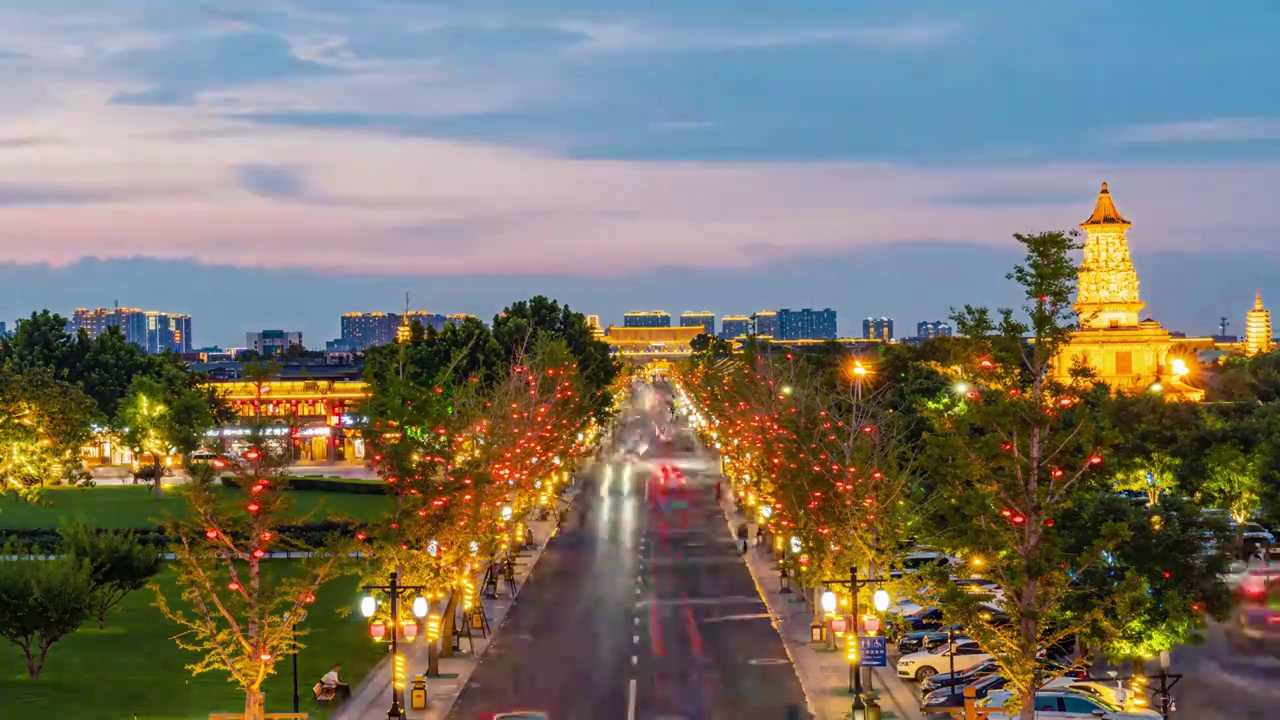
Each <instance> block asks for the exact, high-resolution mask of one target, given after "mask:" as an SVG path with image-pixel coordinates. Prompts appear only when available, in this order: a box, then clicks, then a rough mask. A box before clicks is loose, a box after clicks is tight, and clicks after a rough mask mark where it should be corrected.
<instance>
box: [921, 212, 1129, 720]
mask: <svg viewBox="0 0 1280 720" xmlns="http://www.w3.org/2000/svg"><path fill="white" fill-rule="evenodd" d="M1014 237H1015V238H1016V239H1017V240H1018V242H1019V243H1020V244H1021V245H1022V246H1023V248H1024V249H1025V251H1026V255H1025V258H1024V260H1023V263H1022V264H1020V265H1018V266H1016V267H1015V268H1014V270H1013V272H1011V273H1009V275H1008V278H1009V279H1010V280H1013V281H1015V282H1017V283H1018V285H1020V286H1021V287H1022V289H1023V291H1024V293H1025V297H1026V303H1025V304H1024V305H1023V307H1022V311H1023V313H1024V314H1025V316H1026V318H1027V320H1026V321H1023V320H1020V319H1018V317H1017V316H1015V314H1014V311H1013V310H1011V309H1001V310H1000V311H999V313H998V317H993V316H992V314H991V313H990V311H988V310H987V309H985V308H975V307H971V306H966V307H965V308H964V309H963V310H962V311H960V312H957V313H955V314H953V316H952V319H953V320H954V321H955V323H956V326H957V329H958V330H959V333H960V334H961V335H962V336H963V338H964V341H963V342H964V350H965V352H964V355H963V361H962V362H961V363H960V364H959V365H958V366H957V368H956V369H955V370H953V371H952V372H954V375H953V377H952V380H953V385H952V387H951V388H950V392H949V393H948V397H946V398H945V399H944V400H941V401H939V402H938V403H937V404H936V405H934V406H931V407H929V408H928V410H927V416H928V417H929V418H930V420H931V424H932V430H931V434H930V435H929V436H928V438H927V442H926V453H925V456H924V457H923V458H922V462H923V465H924V469H925V471H926V472H927V473H928V475H929V476H930V481H931V483H932V484H933V486H934V488H935V492H939V493H941V494H942V497H944V498H946V500H947V501H949V504H948V505H947V506H946V511H945V512H937V513H934V514H933V515H932V516H931V519H932V524H933V528H932V529H933V530H934V531H935V533H936V534H935V538H936V542H937V543H938V544H940V545H941V546H942V547H943V548H944V549H947V550H950V551H952V552H954V553H956V554H958V555H960V556H961V557H963V558H965V559H967V560H973V559H979V560H981V561H982V562H983V567H984V569H985V571H986V573H985V574H987V575H989V576H990V577H991V579H992V580H994V581H996V582H997V583H999V584H1000V585H1001V587H1003V588H1004V596H1003V599H1002V600H999V601H997V604H998V606H999V607H1000V608H1001V609H1002V610H1004V611H1005V612H1007V613H1008V614H1009V616H1010V622H1009V623H1008V624H1007V625H1001V626H999V627H996V626H992V625H989V624H986V623H984V622H982V615H983V613H984V610H983V608H982V606H981V601H982V600H984V599H986V600H991V598H984V597H982V596H978V595H974V594H972V593H967V592H964V591H963V590H961V589H959V588H951V589H949V590H948V591H947V592H946V593H944V599H945V602H946V607H947V610H948V613H949V615H951V619H953V620H957V621H960V622H963V623H964V624H965V627H966V631H967V632H968V633H969V634H970V635H971V636H973V637H974V639H975V640H976V641H977V642H978V643H979V645H980V646H982V647H983V648H984V649H985V650H987V651H988V652H990V653H992V655H994V656H995V658H996V662H997V663H998V664H999V666H1000V670H1001V673H1002V674H1003V675H1004V676H1005V677H1007V678H1008V679H1009V683H1010V688H1011V690H1012V691H1013V696H1014V704H1016V705H1017V706H1018V707H1019V710H1018V712H1019V713H1020V715H1019V717H1022V718H1024V719H1025V720H1030V719H1031V718H1032V717H1033V714H1034V710H1035V708H1034V703H1033V702H1032V700H1033V699H1034V694H1035V691H1036V689H1037V688H1038V687H1039V686H1040V685H1041V683H1042V681H1043V680H1044V679H1045V678H1042V677H1041V670H1040V666H1039V664H1038V663H1037V661H1036V654H1037V653H1038V652H1039V651H1040V650H1041V649H1042V648H1045V647H1048V646H1050V645H1053V644H1055V643H1057V642H1060V641H1061V640H1062V639H1063V638H1065V637H1067V636H1068V635H1070V634H1072V633H1074V632H1076V631H1078V630H1080V629H1082V628H1084V627H1087V626H1090V625H1093V624H1096V623H1098V622H1102V621H1103V620H1105V618H1104V617H1103V611H1104V610H1105V609H1106V608H1108V607H1110V606H1112V605H1114V604H1115V603H1117V602H1118V601H1119V600H1121V599H1124V598H1126V597H1129V596H1130V594H1132V593H1134V592H1138V591H1139V590H1138V586H1137V581H1136V580H1134V579H1132V578H1129V577H1120V578H1116V579H1115V580H1116V581H1117V582H1114V583H1113V584H1112V585H1111V586H1110V587H1109V588H1108V591H1107V592H1106V593H1105V594H1103V595H1100V596H1094V601H1095V602H1094V605H1093V606H1092V607H1091V608H1089V609H1088V611H1087V612H1086V613H1085V614H1084V615H1083V616H1078V615H1074V614H1073V613H1072V612H1071V611H1072V609H1073V608H1072V604H1071V603H1070V602H1069V600H1070V596H1071V595H1072V593H1074V592H1076V591H1077V590H1078V588H1079V586H1078V584H1077V583H1076V582H1075V581H1074V580H1073V577H1074V576H1076V575H1078V574H1079V573H1081V572H1083V571H1084V570H1085V569H1087V568H1089V567H1091V566H1092V565H1093V564H1095V563H1096V562H1098V561H1099V560H1100V559H1101V558H1102V557H1103V554H1104V553H1105V552H1107V551H1109V550H1112V549H1114V548H1115V547H1116V546H1117V545H1118V544H1119V543H1120V542H1121V541H1123V540H1124V539H1125V538H1126V537H1127V536H1128V530H1127V527H1126V526H1125V525H1124V524H1123V522H1106V523H1103V524H1101V525H1095V526H1093V528H1092V529H1093V540H1094V542H1093V544H1092V545H1090V546H1089V547H1088V548H1085V549H1083V550H1079V549H1073V551H1072V552H1068V551H1067V547H1066V543H1065V541H1064V529H1063V528H1062V527H1061V526H1060V525H1059V523H1060V522H1061V521H1062V519H1063V517H1064V512H1065V511H1066V510H1067V509H1068V508H1070V507H1071V506H1072V505H1073V504H1074V503H1075V501H1076V499H1077V498H1078V497H1079V496H1080V495H1081V494H1082V493H1090V492H1094V491H1097V489H1098V488H1102V487H1105V484H1106V483H1105V478H1104V476H1103V473H1100V472H1096V471H1095V468H1096V467H1097V466H1098V465H1099V464H1101V463H1102V462H1103V455H1102V453H1104V452H1105V451H1106V450H1107V448H1108V447H1109V446H1111V445H1112V444H1113V442H1114V438H1113V436H1112V435H1111V433H1110V432H1109V428H1108V427H1107V425H1106V423H1105V418H1104V417H1103V416H1102V414H1101V413H1100V412H1099V410H1098V405H1099V403H1100V402H1101V398H1102V397H1103V396H1105V395H1106V393H1107V390H1106V389H1105V388H1104V387H1103V388H1095V387H1094V386H1093V383H1092V382H1090V379H1089V378H1088V377H1087V375H1088V373H1087V372H1086V371H1084V370H1083V369H1081V368H1076V369H1073V371H1072V375H1071V377H1070V378H1069V379H1066V380H1063V379H1060V378H1061V376H1060V375H1058V374H1057V373H1055V369H1056V368H1055V364H1056V363H1058V362H1062V356H1063V351H1064V350H1065V349H1066V347H1067V344H1068V342H1069V340H1070V337H1071V333H1072V331H1073V330H1075V329H1076V328H1077V327H1078V325H1077V319H1076V315H1075V311H1074V310H1073V308H1072V304H1071V301H1072V294H1073V289H1074V284H1075V283H1074V280H1075V277H1076V274H1077V273H1076V266H1075V264H1074V263H1073V261H1072V260H1071V253H1072V252H1074V251H1076V250H1078V249H1079V248H1080V247H1081V245H1080V243H1079V242H1078V241H1077V238H1076V235H1075V233H1071V234H1066V233H1060V232H1047V233H1041V234H1038V235H1015V236H1014Z"/></svg>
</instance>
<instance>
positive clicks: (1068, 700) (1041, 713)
mask: <svg viewBox="0 0 1280 720" xmlns="http://www.w3.org/2000/svg"><path fill="white" fill-rule="evenodd" d="M1011 695H1012V693H1010V692H1008V691H1007V690H997V691H996V692H993V693H991V694H990V695H988V696H986V697H985V698H983V699H981V700H979V701H978V707H983V708H989V707H991V708H999V707H1004V704H1005V703H1006V702H1008V701H1009V698H1010V697H1011ZM1159 717H1160V713H1158V712H1156V711H1154V710H1128V711H1126V710H1121V709H1120V708H1119V707H1117V706H1116V705H1113V704H1112V703H1109V702H1107V701H1106V700H1103V699H1102V698H1100V697H1095V696H1092V695H1086V694H1084V693H1078V692H1072V691H1070V690H1048V691H1042V692H1038V693H1036V720H1050V719H1051V718H1057V719H1060V720H1075V719H1077V718H1089V719H1090V720H1092V719H1093V718H1103V720H1148V718H1159ZM987 720H1013V719H1012V716H1010V715H1005V714H1004V713H1001V712H995V713H991V714H990V715H988V716H987Z"/></svg>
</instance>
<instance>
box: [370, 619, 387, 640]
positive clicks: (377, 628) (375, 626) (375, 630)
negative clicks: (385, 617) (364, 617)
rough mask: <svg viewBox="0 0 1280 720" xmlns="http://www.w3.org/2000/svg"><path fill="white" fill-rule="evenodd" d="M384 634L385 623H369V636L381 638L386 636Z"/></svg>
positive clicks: (385, 631) (376, 638)
mask: <svg viewBox="0 0 1280 720" xmlns="http://www.w3.org/2000/svg"><path fill="white" fill-rule="evenodd" d="M386 635H387V624H386V623H380V622H376V623H369V637H371V638H373V639H374V640H381V639H382V638H384V637H386Z"/></svg>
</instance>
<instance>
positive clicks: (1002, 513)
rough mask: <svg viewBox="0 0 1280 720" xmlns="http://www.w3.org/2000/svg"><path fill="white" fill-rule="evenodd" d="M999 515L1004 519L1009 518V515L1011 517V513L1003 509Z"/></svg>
mask: <svg viewBox="0 0 1280 720" xmlns="http://www.w3.org/2000/svg"><path fill="white" fill-rule="evenodd" d="M1000 514H1001V515H1003V516H1005V517H1009V516H1010V515H1013V511H1012V510H1009V509H1008V508H1005V509H1004V510H1001V511H1000Z"/></svg>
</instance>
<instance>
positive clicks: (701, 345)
mask: <svg viewBox="0 0 1280 720" xmlns="http://www.w3.org/2000/svg"><path fill="white" fill-rule="evenodd" d="M713 341H715V338H714V337H713V336H711V335H708V334H706V333H702V334H700V335H695V336H694V338H693V339H692V340H690V341H689V348H690V349H691V350H693V351H694V352H696V353H705V352H709V351H710V350H711V343H712V342H713Z"/></svg>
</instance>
